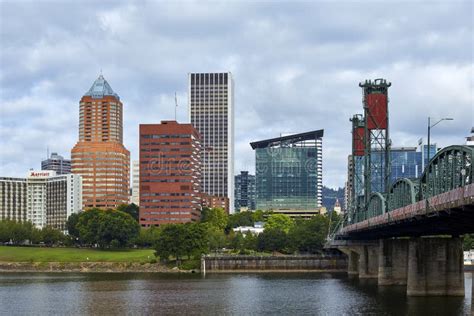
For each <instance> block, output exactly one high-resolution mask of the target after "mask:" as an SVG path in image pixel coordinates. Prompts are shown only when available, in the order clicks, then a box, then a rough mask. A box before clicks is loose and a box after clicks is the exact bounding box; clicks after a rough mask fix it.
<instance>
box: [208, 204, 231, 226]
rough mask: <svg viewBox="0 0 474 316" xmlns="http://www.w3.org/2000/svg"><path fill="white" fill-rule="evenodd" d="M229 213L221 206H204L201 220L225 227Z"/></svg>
mask: <svg viewBox="0 0 474 316" xmlns="http://www.w3.org/2000/svg"><path fill="white" fill-rule="evenodd" d="M227 221H228V215H227V214H226V212H225V211H224V210H223V209H221V208H207V207H205V208H203V209H202V211H201V222H203V223H209V225H211V226H214V227H216V228H217V229H221V230H222V229H224V228H225V227H226V226H227Z"/></svg>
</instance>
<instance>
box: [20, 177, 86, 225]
mask: <svg viewBox="0 0 474 316" xmlns="http://www.w3.org/2000/svg"><path fill="white" fill-rule="evenodd" d="M26 196H27V198H26V201H27V206H26V210H27V211H26V220H28V221H30V222H32V223H33V225H35V226H36V227H37V228H43V227H45V226H51V227H53V228H56V229H59V230H62V231H65V230H66V221H67V219H68V217H69V216H70V215H71V214H73V213H79V212H80V211H81V206H82V178H81V176H80V175H75V174H65V175H56V172H55V171H51V170H42V171H30V172H29V173H28V175H27V177H26Z"/></svg>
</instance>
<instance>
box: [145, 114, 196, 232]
mask: <svg viewBox="0 0 474 316" xmlns="http://www.w3.org/2000/svg"><path fill="white" fill-rule="evenodd" d="M201 148H202V147H201V135H200V134H199V133H198V131H197V130H196V129H195V128H194V127H193V126H192V125H191V124H179V123H177V122H176V121H162V122H161V124H140V225H141V226H142V227H149V226H152V225H156V226H158V225H161V224H168V223H186V222H193V221H198V220H199V219H200V217H201V199H202V196H201V179H202V175H201V150H202V149H201Z"/></svg>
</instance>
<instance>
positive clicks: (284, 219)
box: [265, 214, 294, 233]
mask: <svg viewBox="0 0 474 316" xmlns="http://www.w3.org/2000/svg"><path fill="white" fill-rule="evenodd" d="M293 225H294V222H293V220H292V219H291V218H290V217H289V216H288V215H285V214H272V215H270V216H269V217H268V219H267V222H266V223H265V229H278V230H281V231H283V232H285V233H288V231H289V230H290V229H291V227H293Z"/></svg>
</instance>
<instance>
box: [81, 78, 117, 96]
mask: <svg viewBox="0 0 474 316" xmlns="http://www.w3.org/2000/svg"><path fill="white" fill-rule="evenodd" d="M84 96H90V97H92V98H94V99H100V98H103V97H104V96H113V97H116V98H117V99H118V100H120V97H119V96H118V94H117V93H115V92H114V90H112V88H111V87H110V85H109V83H108V82H107V80H105V78H104V76H102V75H100V76H99V78H97V79H96V80H95V81H94V83H93V84H92V87H91V88H90V89H89V91H87V92H86V94H84Z"/></svg>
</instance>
